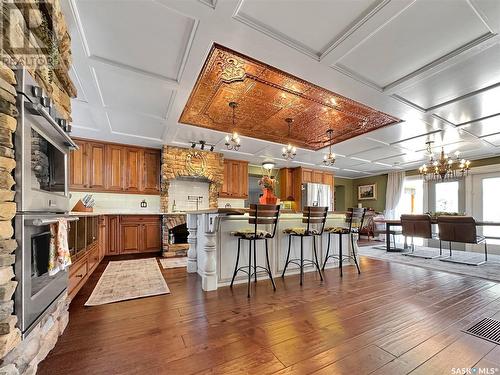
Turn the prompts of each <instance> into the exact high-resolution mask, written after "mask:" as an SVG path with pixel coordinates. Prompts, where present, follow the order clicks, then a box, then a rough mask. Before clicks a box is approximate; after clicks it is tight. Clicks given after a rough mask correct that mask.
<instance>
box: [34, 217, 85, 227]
mask: <svg viewBox="0 0 500 375" xmlns="http://www.w3.org/2000/svg"><path fill="white" fill-rule="evenodd" d="M59 219H66V221H68V222H69V221H77V220H80V218H79V217H77V216H69V217H60V218H57V219H34V220H33V225H35V226H37V227H41V226H44V225H50V224H55V223H57V222H58V220H59Z"/></svg>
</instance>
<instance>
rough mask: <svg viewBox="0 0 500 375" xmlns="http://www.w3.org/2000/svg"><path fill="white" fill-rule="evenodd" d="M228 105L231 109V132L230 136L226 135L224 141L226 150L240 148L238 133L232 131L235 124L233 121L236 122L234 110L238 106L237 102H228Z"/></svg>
mask: <svg viewBox="0 0 500 375" xmlns="http://www.w3.org/2000/svg"><path fill="white" fill-rule="evenodd" d="M229 106H230V107H231V108H232V110H233V134H231V136H229V135H226V143H225V145H226V148H227V149H228V150H234V151H238V150H239V149H240V143H241V139H240V137H239V135H238V133H236V132H235V131H234V129H235V127H236V125H235V122H236V117H235V110H236V107H237V106H238V103H236V102H229Z"/></svg>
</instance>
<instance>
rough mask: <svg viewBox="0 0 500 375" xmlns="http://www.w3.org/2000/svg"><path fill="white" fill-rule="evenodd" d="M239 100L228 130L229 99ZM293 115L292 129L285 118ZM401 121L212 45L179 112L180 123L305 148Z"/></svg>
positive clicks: (229, 115)
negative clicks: (331, 133) (289, 131)
mask: <svg viewBox="0 0 500 375" xmlns="http://www.w3.org/2000/svg"><path fill="white" fill-rule="evenodd" d="M231 101H235V102H237V103H238V108H237V110H236V129H232V125H231V123H232V122H231V115H232V112H231V110H230V108H229V106H228V104H229V102H231ZM287 117H290V118H292V119H293V120H294V122H293V125H292V128H291V134H290V136H288V128H287V124H286V123H285V118H287ZM400 121H401V120H400V119H398V118H396V117H393V116H390V115H388V114H385V113H382V112H380V111H377V110H374V109H372V108H370V107H368V106H365V105H364V104H361V103H358V102H356V101H354V100H351V99H349V98H346V97H344V96H342V95H339V94H337V93H334V92H332V91H329V90H326V89H324V88H321V87H319V86H316V85H313V84H312V83H309V82H306V81H304V80H302V79H300V78H297V77H295V76H293V75H291V74H288V73H286V72H284V71H282V70H279V69H276V68H274V67H272V66H269V65H267V64H265V63H262V62H260V61H257V60H254V59H252V58H250V57H247V56H244V55H242V54H240V53H238V52H235V51H232V50H230V49H228V48H226V47H223V46H221V45H218V44H214V45H213V46H212V49H211V51H210V53H209V54H208V57H207V60H206V61H205V64H204V66H203V68H202V70H201V72H200V75H199V77H198V80H197V81H196V84H195V86H194V88H193V91H192V92H191V95H190V97H189V100H188V101H187V103H186V106H185V107H184V110H183V111H182V114H181V117H180V119H179V122H180V123H183V124H188V125H194V126H199V127H202V128H208V129H213V130H218V131H222V132H232V131H237V132H238V133H239V134H241V135H243V136H246V137H251V138H257V139H263V140H266V141H272V142H277V143H283V144H287V143H292V144H293V145H295V146H297V147H301V148H305V149H310V150H319V149H321V148H324V147H326V146H328V145H329V139H328V137H327V136H326V131H327V130H328V129H333V130H334V133H333V142H334V143H338V142H342V141H345V140H347V139H350V138H353V137H356V136H358V135H361V134H365V133H367V132H370V131H372V130H375V129H379V128H381V127H384V126H387V125H392V124H395V123H397V122H400Z"/></svg>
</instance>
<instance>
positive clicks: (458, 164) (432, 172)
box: [418, 141, 470, 181]
mask: <svg viewBox="0 0 500 375" xmlns="http://www.w3.org/2000/svg"><path fill="white" fill-rule="evenodd" d="M433 143H434V142H433V141H429V142H426V145H427V153H428V154H429V157H430V159H429V165H427V164H424V165H422V166H421V167H420V168H419V169H418V172H419V174H420V176H421V177H422V178H423V179H424V181H444V180H453V179H458V178H463V177H465V176H467V175H468V173H469V169H470V160H465V159H460V158H459V155H460V152H458V151H456V152H455V159H452V158H450V157H449V156H448V155H446V154H445V153H444V148H441V153H440V155H439V159H434V155H433V153H432V144H433Z"/></svg>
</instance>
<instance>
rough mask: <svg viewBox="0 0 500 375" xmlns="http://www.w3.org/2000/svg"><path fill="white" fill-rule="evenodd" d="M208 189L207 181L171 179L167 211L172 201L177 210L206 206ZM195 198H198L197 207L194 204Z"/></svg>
mask: <svg viewBox="0 0 500 375" xmlns="http://www.w3.org/2000/svg"><path fill="white" fill-rule="evenodd" d="M208 189H209V184H208V182H200V181H193V180H182V179H176V180H172V181H171V182H170V186H169V188H168V202H169V207H168V211H169V212H171V211H172V205H173V203H174V202H175V206H176V210H177V211H192V210H196V209H197V208H198V209H200V210H203V209H206V208H208V207H209V195H208ZM196 198H198V199H199V203H198V207H197V205H196Z"/></svg>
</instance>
